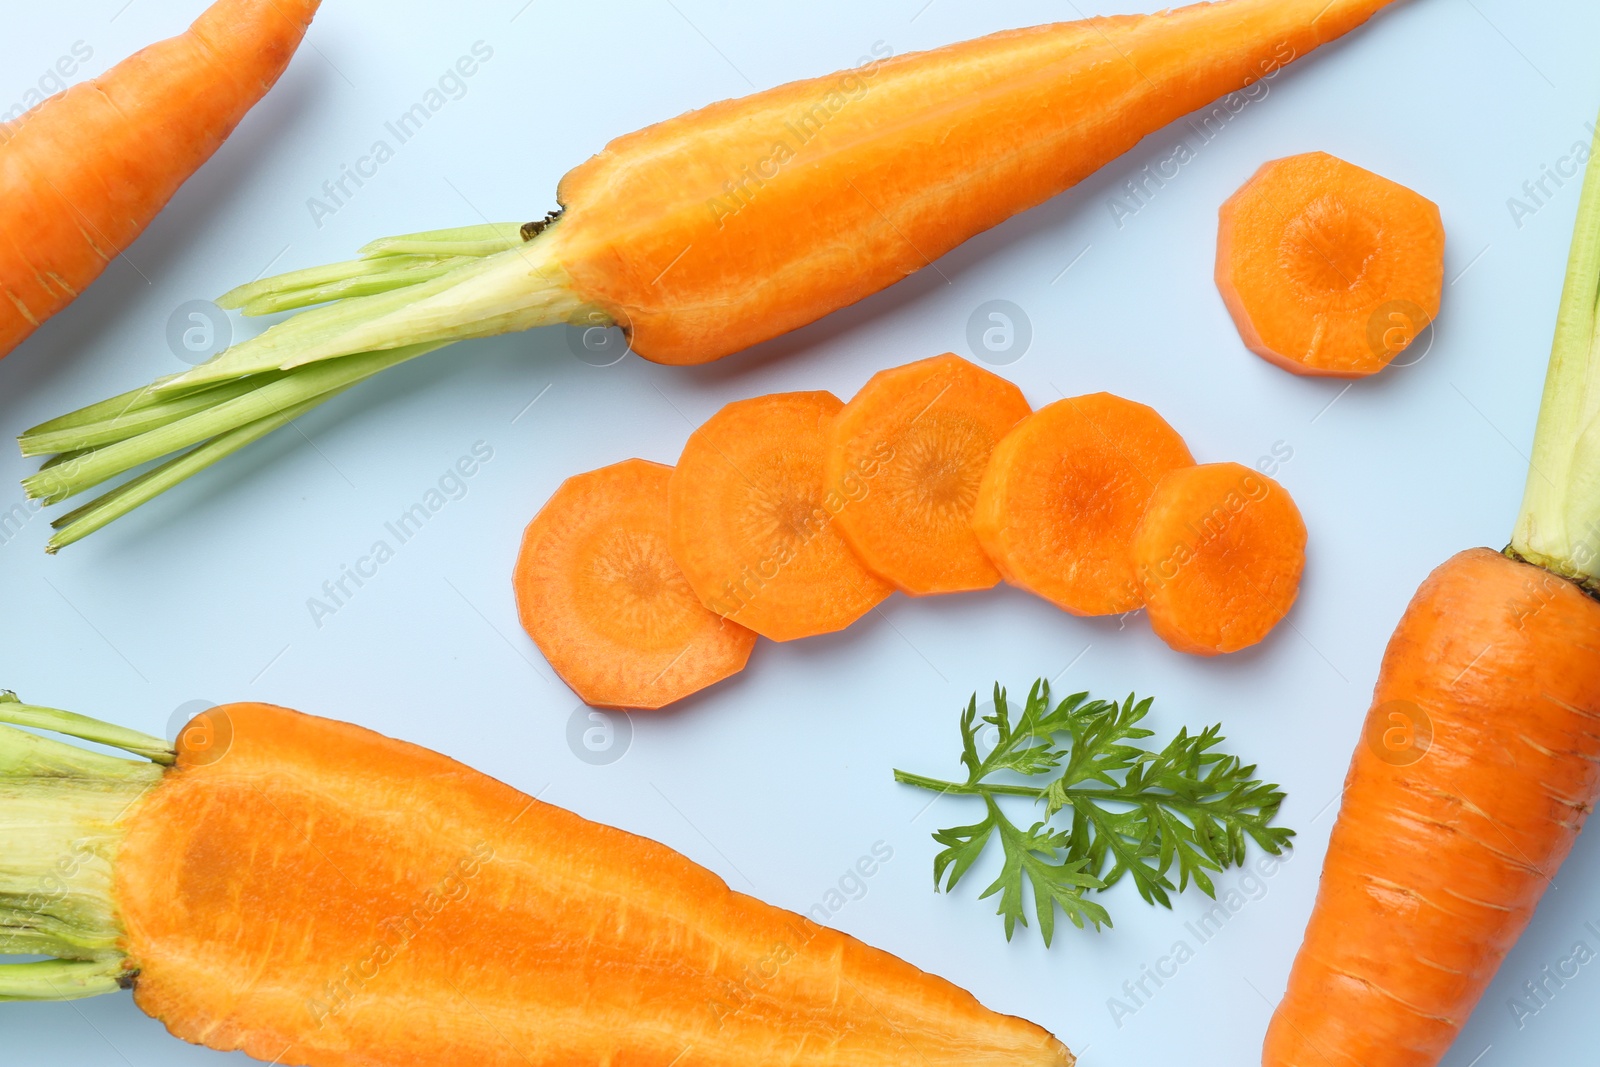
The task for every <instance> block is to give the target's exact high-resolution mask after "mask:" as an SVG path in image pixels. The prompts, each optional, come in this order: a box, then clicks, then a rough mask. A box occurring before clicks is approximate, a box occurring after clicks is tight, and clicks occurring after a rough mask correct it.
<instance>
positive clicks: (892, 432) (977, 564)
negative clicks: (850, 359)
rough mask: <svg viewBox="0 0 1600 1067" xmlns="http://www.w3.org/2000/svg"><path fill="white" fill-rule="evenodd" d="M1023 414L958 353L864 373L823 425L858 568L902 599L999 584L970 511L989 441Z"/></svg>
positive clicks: (1017, 393)
mask: <svg viewBox="0 0 1600 1067" xmlns="http://www.w3.org/2000/svg"><path fill="white" fill-rule="evenodd" d="M1031 411H1032V409H1031V408H1029V407H1028V401H1027V400H1026V399H1024V398H1023V395H1022V390H1020V389H1018V388H1017V387H1016V386H1015V385H1012V384H1011V383H1010V382H1008V381H1006V380H1005V379H1004V378H1001V377H999V376H998V375H995V374H991V373H989V372H988V371H986V370H983V369H982V368H980V367H977V366H974V365H973V364H971V363H968V362H967V361H966V360H964V359H962V358H961V357H960V356H955V355H948V354H947V355H943V356H934V357H933V358H932V359H924V360H919V361H918V362H916V363H908V364H906V365H905V366H903V367H895V368H893V369H891V370H886V371H880V372H878V373H877V374H875V375H873V376H872V379H871V380H870V381H868V382H867V384H866V385H864V386H862V387H861V391H860V392H859V393H857V394H856V395H855V398H854V399H853V400H851V401H850V402H849V403H848V404H846V405H845V406H844V410H843V411H841V412H839V415H838V417H837V418H835V419H834V420H833V431H832V434H831V435H830V444H829V448H828V467H827V472H828V485H829V486H831V487H833V488H834V489H836V490H838V491H839V492H840V493H842V494H843V495H844V496H845V498H846V500H847V501H848V504H847V505H846V507H845V508H844V510H843V511H841V512H839V520H838V521H839V532H840V533H841V534H843V535H844V539H845V540H846V541H847V542H849V545H850V547H851V548H852V549H854V550H855V554H856V556H857V557H859V558H860V560H861V562H862V563H864V564H866V566H867V569H868V570H870V571H872V572H873V573H874V574H876V575H877V576H878V577H880V578H882V579H884V580H885V581H887V582H891V583H893V584H894V585H895V586H896V587H897V588H899V589H900V590H901V591H902V592H905V593H909V594H910V595H912V596H925V595H928V594H931V593H959V592H963V591H966V590H972V589H988V588H989V587H991V586H993V585H994V584H995V583H997V582H999V581H1000V572H999V571H998V570H996V569H995V566H994V564H993V563H992V562H990V560H989V556H988V554H987V553H986V552H984V550H983V546H982V545H981V544H979V543H978V537H977V535H976V534H974V533H973V532H972V511H973V508H974V507H976V505H977V502H978V485H979V484H980V483H981V482H982V481H983V472H984V471H985V470H986V469H987V468H988V466H989V457H990V456H991V455H992V454H993V453H994V448H995V445H997V444H999V443H1000V439H1001V438H1002V437H1004V436H1005V435H1006V434H1007V433H1009V432H1010V430H1011V428H1012V427H1013V426H1015V425H1016V424H1017V423H1018V422H1020V421H1022V420H1023V419H1025V418H1027V416H1028V414H1029V413H1030V412H1031Z"/></svg>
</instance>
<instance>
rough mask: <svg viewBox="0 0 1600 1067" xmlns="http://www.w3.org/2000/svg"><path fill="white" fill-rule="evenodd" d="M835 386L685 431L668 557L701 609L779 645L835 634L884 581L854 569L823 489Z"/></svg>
mask: <svg viewBox="0 0 1600 1067" xmlns="http://www.w3.org/2000/svg"><path fill="white" fill-rule="evenodd" d="M843 406H844V405H843V404H842V403H840V401H839V398H838V397H836V396H834V395H833V394H832V393H825V392H815V393H774V394H772V395H770V396H762V397H756V398H754V399H752V400H738V401H735V402H733V403H732V404H729V405H728V406H727V407H725V408H723V409H722V410H721V411H719V412H717V413H716V414H715V415H713V416H712V417H711V418H710V419H709V420H707V422H706V424H705V425H704V426H702V427H700V428H699V429H698V430H696V431H695V432H694V433H693V434H691V435H690V436H689V442H688V444H686V445H685V446H684V448H683V455H682V457H681V458H679V460H678V467H677V470H676V471H674V472H673V475H672V488H671V501H672V507H671V545H672V555H673V558H674V559H676V560H677V561H678V566H680V567H682V568H683V573H684V575H685V576H687V578H688V579H689V584H690V586H692V587H693V588H694V591H695V592H696V593H698V594H699V595H700V600H701V602H703V603H704V604H705V605H706V607H708V608H710V609H711V610H712V611H715V612H717V613H718V614H720V615H725V616H727V617H728V618H730V619H733V620H734V621H735V622H738V623H741V624H742V625H745V626H748V627H750V629H752V630H754V631H755V632H756V633H758V634H760V635H762V636H763V637H770V638H772V639H773V640H774V641H792V640H794V639H796V638H800V637H811V636H813V635H814V634H824V633H831V632H833V631H834V630H842V629H844V628H845V627H846V626H849V625H850V624H851V623H852V622H855V621H856V620H857V619H859V618H860V617H861V616H863V615H865V614H866V613H867V612H869V611H871V610H872V608H873V607H874V606H875V605H876V604H878V603H879V602H880V601H882V600H883V598H884V597H886V596H888V595H889V593H890V591H891V587H890V586H889V584H888V583H886V582H884V581H883V580H881V579H879V578H878V577H876V576H875V575H873V574H872V572H871V571H869V570H867V569H866V568H865V567H863V566H862V565H861V561H860V560H858V559H856V557H855V555H854V554H853V553H852V552H851V551H850V546H849V545H847V544H845V542H844V538H842V537H840V536H839V531H838V528H837V527H836V526H835V525H834V522H833V520H834V518H835V517H837V516H838V514H839V513H840V512H841V511H843V510H844V508H845V506H846V505H847V504H848V503H849V501H848V499H847V498H846V497H845V496H844V495H843V494H842V493H840V492H838V491H837V490H832V489H829V488H827V484H826V475H825V473H824V470H823V467H824V463H825V460H826V457H827V452H828V428H829V426H830V424H831V423H832V421H833V418H834V416H835V415H837V414H838V413H839V410H840V409H841V408H842V407H843Z"/></svg>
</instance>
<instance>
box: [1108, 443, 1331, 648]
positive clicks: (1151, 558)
mask: <svg viewBox="0 0 1600 1067" xmlns="http://www.w3.org/2000/svg"><path fill="white" fill-rule="evenodd" d="M1133 556H1134V562H1135V565H1136V566H1137V567H1138V571H1139V582H1140V586H1141V588H1142V589H1143V592H1144V599H1145V607H1146V608H1148V609H1149V612H1150V625H1151V626H1152V627H1153V628H1154V629H1155V632H1156V634H1157V636H1159V637H1160V638H1161V639H1162V640H1163V641H1165V642H1166V643H1167V644H1169V645H1171V646H1172V647H1173V648H1175V649H1177V650H1178V651H1180V652H1192V653H1194V654H1196V655H1200V656H1215V655H1218V654H1219V653H1224V652H1237V651H1239V650H1240V649H1242V648H1248V647H1249V646H1251V645H1253V644H1255V643H1256V642H1258V641H1260V640H1261V639H1262V638H1263V637H1266V636H1267V634H1268V633H1269V632H1271V630H1272V628H1273V627H1274V626H1276V625H1278V621H1279V620H1280V619H1282V618H1283V617H1284V616H1285V615H1287V614H1288V613H1289V608H1290V607H1291V606H1292V605H1293V604H1294V600H1295V596H1296V594H1297V593H1298V592H1299V590H1300V574H1301V572H1302V571H1304V570H1305V565H1306V524H1305V521H1304V520H1303V519H1301V517H1300V509H1299V508H1297V507H1295V504H1294V501H1293V500H1292V499H1291V498H1290V497H1289V493H1288V491H1287V490H1286V489H1284V488H1283V486H1281V485H1279V484H1278V483H1277V482H1275V481H1273V480H1272V479H1271V478H1268V477H1267V476H1266V475H1264V474H1261V473H1259V472H1257V471H1254V470H1251V469H1250V468H1249V467H1246V466H1243V465H1241V464H1238V463H1204V464H1201V465H1200V466H1198V467H1183V468H1180V469H1178V470H1175V471H1172V472H1170V473H1169V474H1168V475H1167V476H1166V477H1165V478H1162V479H1161V484H1159V485H1157V486H1156V492H1155V495H1154V496H1153V497H1151V499H1150V506H1149V507H1148V508H1147V509H1146V510H1145V513H1144V519H1143V520H1142V521H1141V522H1140V523H1139V530H1138V533H1137V535H1136V536H1135V537H1134V542H1133Z"/></svg>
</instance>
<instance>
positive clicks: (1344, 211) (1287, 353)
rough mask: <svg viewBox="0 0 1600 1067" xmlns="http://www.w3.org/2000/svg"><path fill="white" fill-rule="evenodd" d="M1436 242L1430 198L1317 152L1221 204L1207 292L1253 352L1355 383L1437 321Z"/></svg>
mask: <svg viewBox="0 0 1600 1067" xmlns="http://www.w3.org/2000/svg"><path fill="white" fill-rule="evenodd" d="M1444 241H1445V236H1444V223H1443V222H1442V221H1441V220H1440V217H1439V208H1438V206H1437V205H1436V204H1434V203H1433V201H1431V200H1428V199H1427V198H1425V197H1423V196H1420V195H1418V194H1417V193H1415V192H1412V191H1411V190H1410V189H1407V188H1406V187H1405V186H1403V185H1399V184H1396V183H1395V182H1392V181H1390V180H1389V179H1387V178H1382V177H1379V176H1378V175H1376V174H1373V173H1372V172H1371V171H1366V170H1362V169H1361V168H1360V167H1357V166H1355V165H1353V164H1350V163H1346V162H1345V161H1344V160H1342V159H1337V158H1335V157H1333V156H1330V155H1328V154H1327V153H1325V152H1313V153H1310V154H1308V155H1303V156H1291V157H1289V158H1288V159H1280V160H1277V161H1276V162H1273V163H1268V164H1267V165H1266V166H1264V167H1262V168H1261V170H1259V171H1258V172H1257V173H1256V176H1255V177H1254V178H1251V179H1250V181H1249V182H1248V183H1246V184H1245V186H1244V188H1242V189H1240V190H1239V191H1238V192H1237V193H1235V194H1234V195H1233V196H1232V197H1231V198H1230V199H1229V200H1228V202H1227V203H1225V204H1223V205H1222V226H1221V232H1220V234H1219V237H1218V241H1217V287H1218V288H1219V289H1220V290H1221V291H1222V298H1223V300H1224V301H1226V302H1227V305H1228V310H1229V312H1231V313H1232V315H1233V321H1234V323H1235V324H1236V325H1237V326H1238V328H1239V334H1240V336H1241V337H1243V338H1244V343H1245V344H1246V345H1248V346H1249V348H1250V350H1251V351H1252V352H1255V353H1256V354H1257V355H1259V356H1261V357H1262V358H1264V359H1267V360H1270V361H1271V362H1273V363H1276V364H1277V365H1278V366H1280V367H1282V368H1283V369H1284V370H1288V371H1293V372H1294V373H1295V374H1310V375H1322V376H1325V377H1332V378H1362V377H1365V376H1366V375H1369V374H1376V373H1377V372H1378V371H1380V370H1382V369H1383V368H1384V367H1387V366H1388V365H1389V363H1390V361H1391V360H1393V359H1394V358H1395V357H1396V356H1397V355H1399V354H1400V353H1401V352H1402V351H1404V350H1405V349H1406V348H1407V347H1408V346H1409V345H1410V344H1411V343H1412V342H1413V341H1414V340H1416V338H1417V336H1418V335H1419V334H1421V333H1422V331H1423V330H1425V329H1426V328H1427V327H1428V325H1429V324H1430V323H1432V322H1433V320H1434V318H1435V317H1436V316H1437V315H1438V314H1439V301H1440V297H1441V294H1442V292H1443V289H1444Z"/></svg>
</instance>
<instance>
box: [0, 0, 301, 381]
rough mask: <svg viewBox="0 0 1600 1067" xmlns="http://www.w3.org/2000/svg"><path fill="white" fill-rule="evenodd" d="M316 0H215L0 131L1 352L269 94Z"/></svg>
mask: <svg viewBox="0 0 1600 1067" xmlns="http://www.w3.org/2000/svg"><path fill="white" fill-rule="evenodd" d="M319 3H320V0H217V2H216V3H214V4H213V5H212V6H211V7H210V8H208V9H207V10H206V11H205V13H204V14H202V15H201V16H200V17H199V18H198V19H196V20H195V22H194V24H193V25H192V26H190V27H189V29H188V31H187V32H185V33H182V34H179V35H178V36H177V37H173V38H170V39H168V40H165V41H161V42H160V43H158V44H154V45H151V46H150V47H148V48H146V49H144V50H143V51H140V52H137V53H135V54H134V55H132V56H130V57H129V58H127V59H125V60H123V61H122V62H121V63H119V64H117V65H116V66H115V67H113V68H112V69H111V70H109V71H108V72H106V73H105V74H104V75H102V76H101V77H98V78H95V79H93V80H91V81H88V82H85V83H82V84H80V85H75V86H73V87H72V88H70V89H67V90H65V91H63V92H60V93H57V94H56V95H55V96H52V97H50V99H48V100H46V101H45V102H44V103H42V104H40V105H38V106H37V107H35V108H34V109H33V110H31V111H29V112H27V113H26V114H24V115H23V116H22V117H21V118H19V119H17V120H16V121H15V122H12V123H7V124H0V291H3V292H4V294H5V297H6V299H4V300H0V357H3V356H5V355H6V354H7V353H8V352H10V351H11V350H12V349H14V348H16V347H17V346H18V345H19V344H21V343H22V342H23V341H24V340H25V339H26V338H27V337H28V336H29V335H30V334H32V333H33V331H34V330H36V329H38V327H39V325H40V324H41V323H43V322H44V321H45V320H46V319H48V318H50V316H52V315H54V314H55V313H56V312H58V311H60V310H61V309H62V308H64V307H66V306H67V305H68V304H70V303H71V302H72V301H73V300H74V299H76V298H77V296H78V294H79V293H81V292H83V290H84V289H86V288H88V286H89V284H90V283H91V282H93V281H94V280H95V279H96V278H98V277H99V276H100V273H101V271H103V270H105V268H106V267H107V265H109V264H110V262H111V261H112V260H113V259H115V258H116V257H117V256H119V255H121V254H122V253H123V252H124V251H126V250H127V248H128V246H129V245H131V244H132V243H133V241H134V239H135V238H136V237H138V236H139V235H140V234H141V233H143V232H144V228H145V227H146V226H148V225H149V224H150V221H151V220H152V219H154V218H155V216H156V213H157V212H159V211H160V210H161V209H162V208H163V207H165V206H166V203H167V201H168V200H171V199H172V195H173V194H174V193H176V192H177V191H178V187H179V186H180V185H182V184H183V183H184V181H185V180H186V179H187V178H188V177H189V175H191V174H193V173H194V172H195V171H196V170H198V169H199V168H200V165H201V164H202V163H204V162H205V161H206V160H208V159H210V158H211V155H212V153H213V152H215V151H216V150H217V149H218V148H219V147H221V145H222V142H223V141H225V140H226V139H227V137H228V134H230V133H232V132H233V128H234V127H235V126H237V125H238V124H239V120H240V119H242V118H244V115H245V112H247V111H249V110H250V109H251V108H252V107H254V106H255V103H256V101H257V100H260V99H261V97H262V96H263V95H265V94H266V92H267V90H268V89H271V88H272V86H273V83H275V82H276V81H277V80H278V76H279V75H280V74H282V73H283V71H284V68H286V67H287V66H288V65H289V59H290V58H291V57H292V56H293V55H294V52H295V49H296V48H297V47H298V46H299V44H300V39H301V38H302V37H304V36H305V32H306V27H307V26H309V25H310V24H311V17H312V15H314V14H315V13H316V10H317V6H318V4H319Z"/></svg>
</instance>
